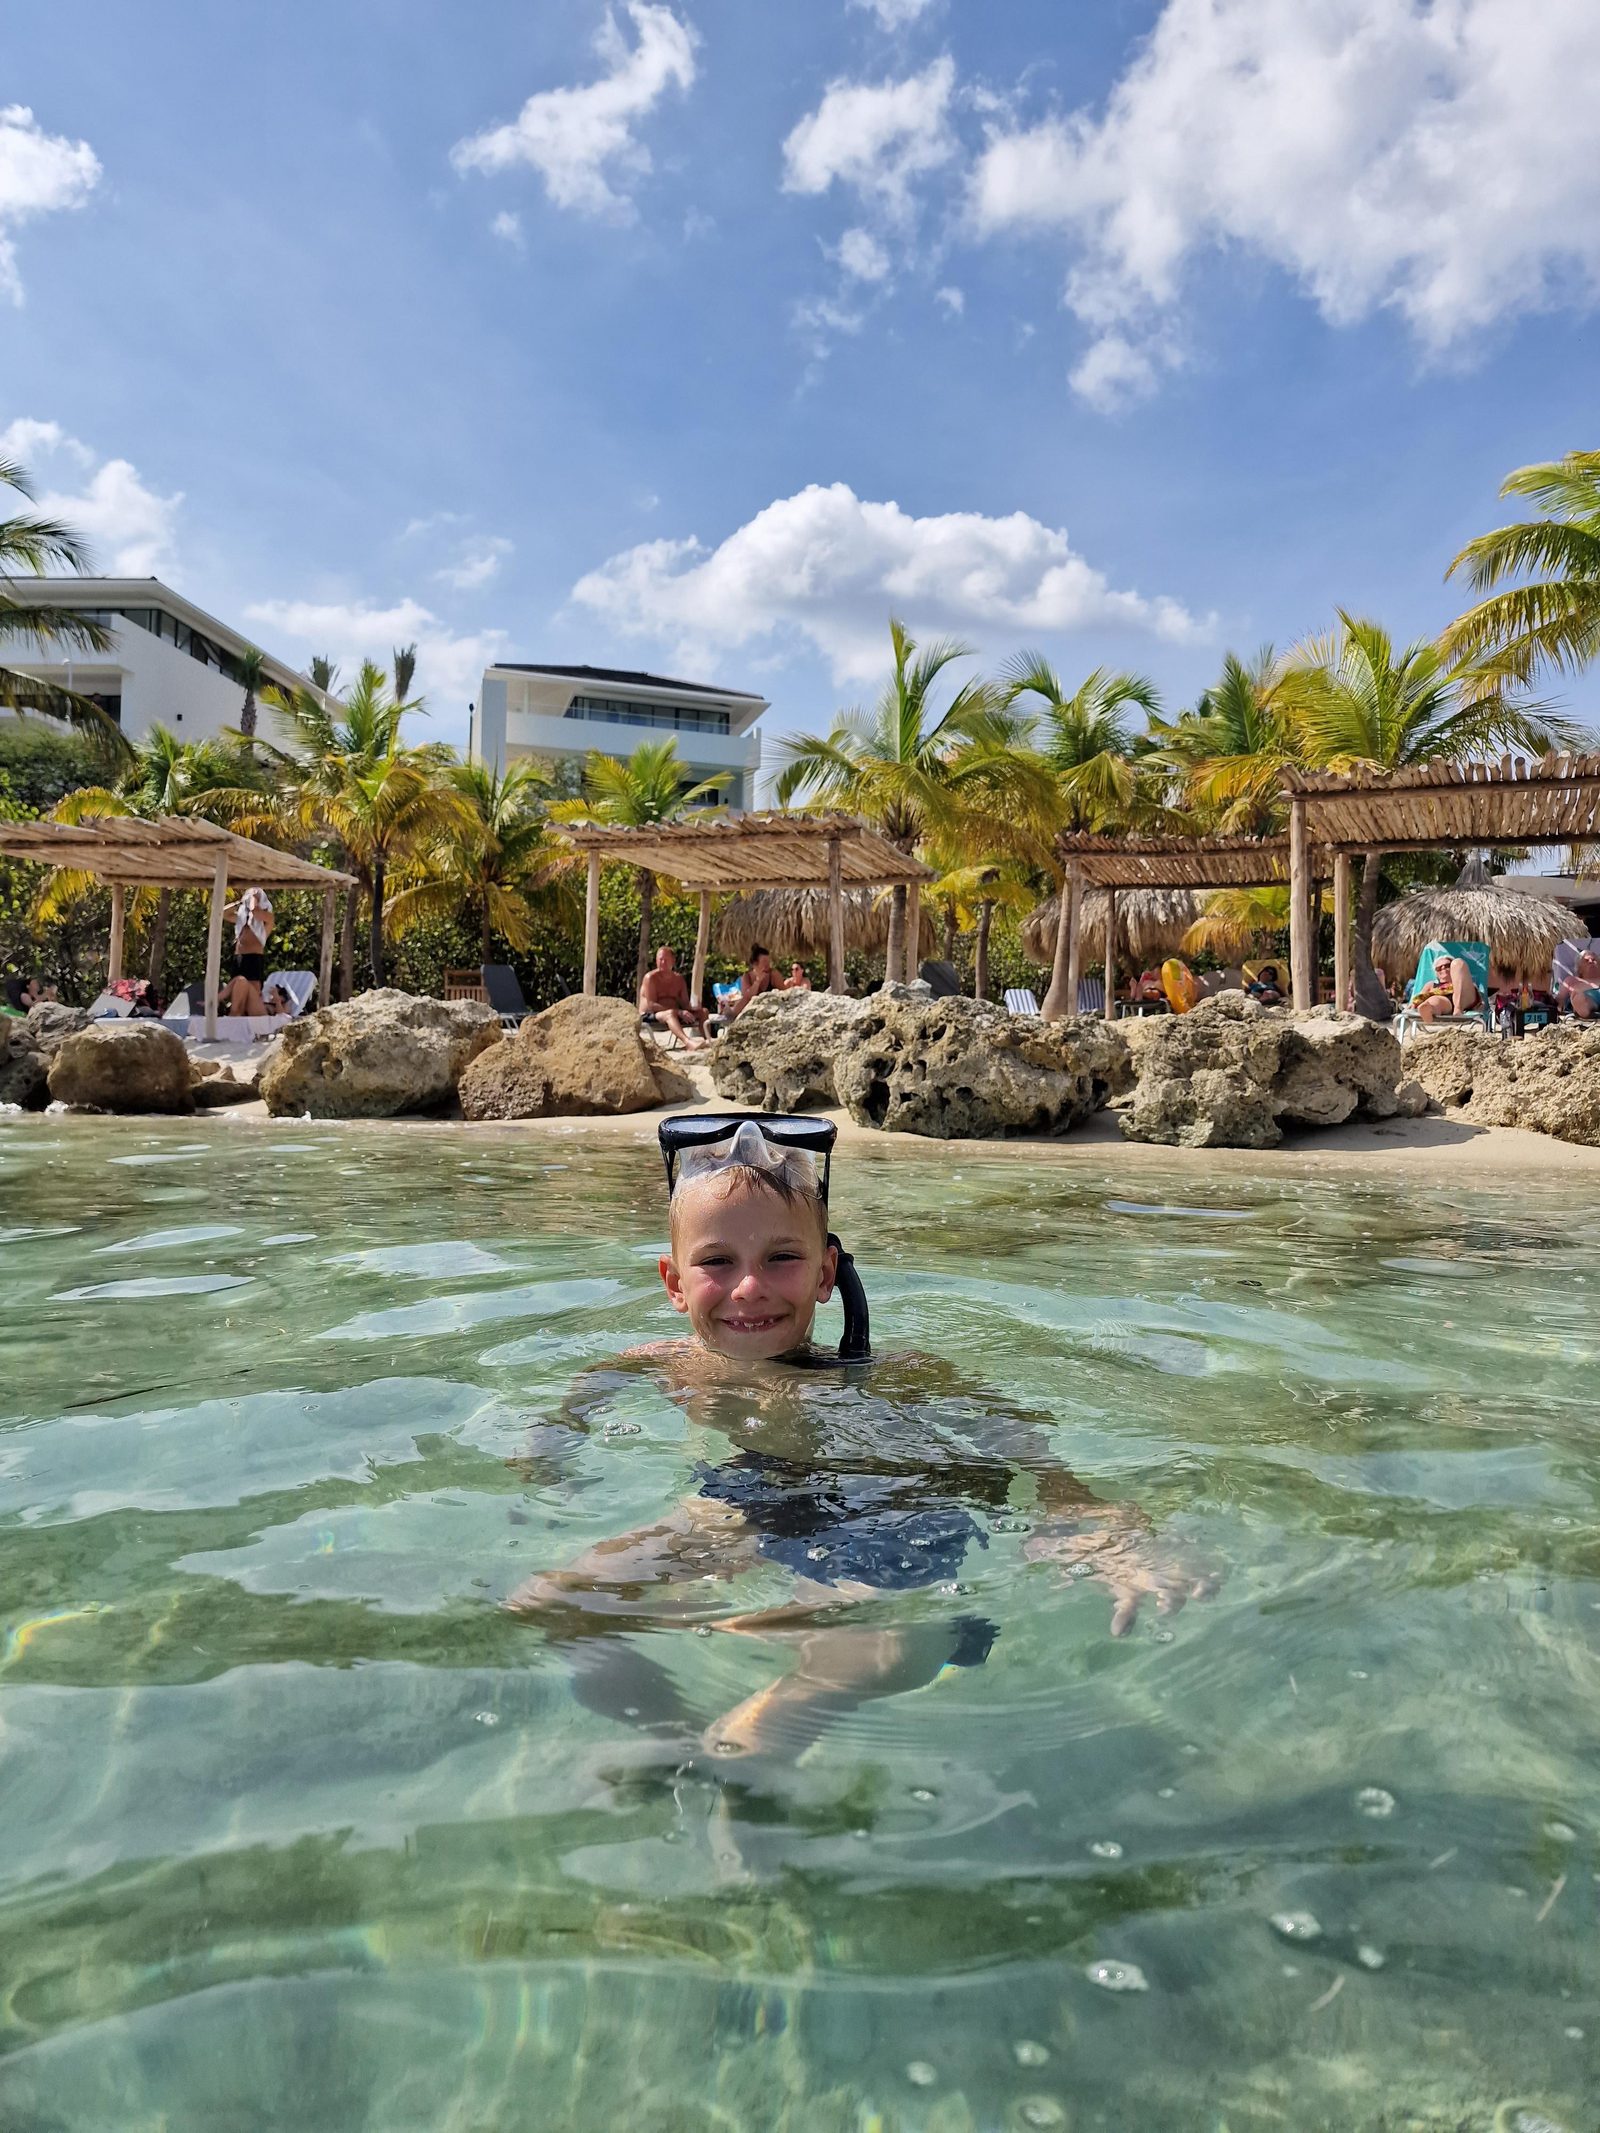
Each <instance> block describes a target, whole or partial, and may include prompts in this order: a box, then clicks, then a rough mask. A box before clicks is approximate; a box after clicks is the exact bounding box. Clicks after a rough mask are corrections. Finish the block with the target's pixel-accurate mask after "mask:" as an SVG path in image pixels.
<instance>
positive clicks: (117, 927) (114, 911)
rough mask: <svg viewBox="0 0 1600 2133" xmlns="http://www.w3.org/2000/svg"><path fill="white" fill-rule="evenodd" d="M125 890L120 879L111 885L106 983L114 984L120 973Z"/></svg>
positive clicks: (126, 893)
mask: <svg viewBox="0 0 1600 2133" xmlns="http://www.w3.org/2000/svg"><path fill="white" fill-rule="evenodd" d="M127 896H128V892H127V890H126V889H125V888H124V887H123V886H122V883H121V882H120V881H118V882H113V883H112V887H111V953H110V955H109V956H108V957H107V959H106V984H107V985H108V986H110V985H115V984H116V982H117V980H118V978H120V977H121V975H122V921H123V917H124V914H125V912H126V908H127Z"/></svg>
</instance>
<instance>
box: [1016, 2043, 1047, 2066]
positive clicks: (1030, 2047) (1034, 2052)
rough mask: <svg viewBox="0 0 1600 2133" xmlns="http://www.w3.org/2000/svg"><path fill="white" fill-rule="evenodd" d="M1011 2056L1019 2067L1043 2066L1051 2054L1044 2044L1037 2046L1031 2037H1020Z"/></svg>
mask: <svg viewBox="0 0 1600 2133" xmlns="http://www.w3.org/2000/svg"><path fill="white" fill-rule="evenodd" d="M1011 2056H1012V2058H1013V2059H1015V2060H1016V2062H1017V2064H1018V2066H1043V2065H1044V2064H1045V2063H1046V2062H1047V2061H1048V2059H1049V2057H1050V2054H1049V2052H1048V2051H1047V2050H1046V2049H1045V2047H1044V2046H1043V2045H1042V2044H1035V2043H1034V2041H1033V2039H1032V2038H1031V2037H1019V2038H1018V2039H1017V2041H1016V2043H1015V2044H1013V2045H1012V2047H1011Z"/></svg>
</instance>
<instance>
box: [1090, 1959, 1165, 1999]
mask: <svg viewBox="0 0 1600 2133" xmlns="http://www.w3.org/2000/svg"><path fill="white" fill-rule="evenodd" d="M1084 1975H1085V1976H1086V1977H1087V1978H1088V1980H1089V1983H1090V1984H1091V1985H1098V1986H1099V1987H1100V1988H1101V1990H1102V1991H1103V1992H1148V1991H1149V1990H1150V1980H1149V1979H1148V1978H1147V1977H1146V1976H1145V1974H1144V1972H1143V1971H1142V1970H1141V1969H1140V1968H1139V1965H1138V1964H1137V1963H1119V1962H1114V1961H1110V1960H1107V1961H1104V1962H1099V1963H1091V1964H1090V1965H1089V1967H1088V1969H1087V1970H1086V1971H1085V1972H1084Z"/></svg>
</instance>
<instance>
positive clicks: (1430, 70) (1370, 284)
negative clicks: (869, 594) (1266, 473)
mask: <svg viewBox="0 0 1600 2133" xmlns="http://www.w3.org/2000/svg"><path fill="white" fill-rule="evenodd" d="M1597 99H1600V9H1597V8H1595V7H1594V6H1593V4H1592V0H1541V4H1540V5H1538V6H1536V7H1528V6H1527V5H1526V4H1525V0H1322V4H1321V5H1319V6H1315V7H1308V6H1306V5H1305V4H1304V0H1166V5H1165V7H1164V8H1163V11H1162V13H1161V16H1160V18H1159V20H1158V22H1157V23H1156V26H1155V29H1154V30H1153V32H1152V33H1151V35H1150V37H1149V38H1148V39H1147V40H1146V41H1145V43H1144V44H1143V45H1142V46H1141V47H1140V49H1139V51H1138V52H1137V54H1136V55H1135V57H1134V58H1133V60H1132V61H1131V63H1130V64H1129V66H1128V67H1127V69H1126V71H1125V72H1124V73H1123V75H1122V77H1121V79H1120V80H1119V81H1118V82H1117V84H1116V86H1115V87H1114V88H1113V90H1112V92H1111V95H1110V97H1109V99H1108V101H1107V104H1106V107H1105V110H1104V112H1103V113H1102V114H1101V115H1099V116H1095V115H1093V114H1091V113H1089V112H1087V111H1079V112H1076V113H1073V114H1072V115H1071V116H1070V117H1067V118H1053V119H1050V120H1047V121H1046V122H1044V123H1042V124H1039V125H1035V126H1033V127H1030V128H1027V129H1023V130H1016V129H1015V128H1011V129H1009V130H1008V129H1007V128H1006V127H1004V126H1002V127H1000V128H998V129H997V130H995V131H994V132H993V133H992V135H991V138H990V140H989V143H988V146H987V148H986V150H985V152H984V154H983V155H982V157H981V159H980V161H979V163H978V166H977V169H976V172H975V174H974V178H973V183H972V192H971V201H970V208H971V216H972V220H973V222H974V225H975V227H976V228H977V229H978V230H979V231H980V232H983V233H990V232H997V231H1023V232H1026V231H1034V232H1058V233H1060V234H1061V235H1062V236H1063V237H1064V238H1065V239H1066V240H1067V241H1068V243H1069V245H1070V246H1071V248H1072V265H1071V271H1070V276H1069V279H1068V283H1067V292H1066V293H1067V302H1068V304H1069V306H1070V307H1071V308H1072V310H1073V311H1074V312H1075V313H1076V314H1077V316H1078V317H1079V318H1080V319H1081V320H1083V322H1084V323H1085V324H1087V325H1088V326H1090V327H1091V328H1093V329H1094V330H1095V332H1096V333H1097V334H1098V335H1100V336H1101V339H1100V340H1099V341H1098V343H1097V345H1096V346H1095V347H1094V348H1091V350H1090V351H1089V353H1088V355H1087V356H1086V357H1085V358H1084V360H1083V362H1082V363H1081V364H1080V366H1079V370H1080V372H1081V373H1082V374H1083V376H1084V378H1085V381H1086V384H1087V387H1088V389H1089V391H1090V394H1091V396H1093V394H1094V393H1096V392H1100V391H1103V390H1105V389H1106V387H1107V386H1108V384H1109V385H1115V386H1116V387H1117V388H1118V390H1119V392H1120V394H1121V395H1122V396H1123V397H1125V396H1126V392H1127V390H1129V389H1138V388H1139V387H1141V386H1143V387H1147V386H1148V385H1149V383H1151V382H1153V378H1154V373H1155V369H1156V367H1157V365H1158V364H1159V363H1161V362H1163V361H1164V360H1166V358H1165V357H1164V356H1163V355H1162V354H1161V352H1160V351H1159V349H1157V350H1148V349H1147V350H1144V351H1143V355H1144V360H1145V362H1146V364H1147V366H1148V369H1149V373H1150V374H1149V376H1148V377H1144V376H1139V375H1136V372H1137V367H1138V366H1137V362H1136V360H1135V359H1136V357H1138V355H1139V354H1140V352H1141V351H1140V349H1139V348H1138V347H1137V346H1136V343H1137V342H1138V341H1140V340H1141V339H1142V338H1143V336H1145V335H1146V334H1148V333H1150V332H1152V331H1153V332H1154V333H1155V334H1156V335H1157V337H1158V338H1159V336H1160V335H1161V334H1162V333H1163V332H1164V331H1165V330H1166V328H1167V324H1168V322H1169V321H1170V318H1171V315H1172V312H1173V309H1174V307H1175V306H1176V305H1177V304H1178V302H1179V301H1180V299H1181V296H1182V293H1183V285H1184V278H1185V271H1186V269H1188V268H1189V267H1190V266H1191V265H1192V263H1193V262H1194V261H1195V259H1196V258H1197V256H1198V255H1200V254H1201V253H1203V252H1205V251H1207V250H1209V249H1221V248H1223V247H1227V246H1241V247H1244V248H1247V249H1249V250H1251V251H1254V252H1255V253H1257V254H1258V255H1260V256H1261V257H1263V258H1265V259H1267V260H1270V261H1271V262H1273V263H1274V264H1276V265H1278V266H1279V267H1281V268H1283V269H1284V270H1285V271H1286V272H1288V273H1290V274H1292V275H1293V276H1294V277H1295V278H1296V279H1297V280H1298V281H1299V283H1300V284H1301V286H1302V287H1303V288H1304V289H1305V290H1306V291H1307V293H1308V294H1309V295H1310V296H1311V298H1312V300H1313V301H1314V302H1315V303H1316V304H1317V306H1318V308H1319V309H1320V311H1321V312H1322V314H1323V316H1324V318H1326V319H1327V320H1328V321H1329V322H1330V323H1331V324H1334V325H1348V324H1351V323H1353V322H1355V321H1357V320H1360V319H1363V318H1365V317H1368V316H1369V315H1370V314H1371V313H1372V312H1373V311H1375V310H1377V309H1379V308H1383V307H1388V308H1392V309H1394V310H1396V311H1398V312H1399V313H1400V315H1401V316H1402V317H1403V318H1404V319H1405V320H1406V322H1407V324H1408V326H1409V327H1410V329H1411V331H1412V333H1413V334H1414V335H1415V337H1416V339H1417V340H1418V342H1419V343H1420V344H1421V346H1422V347H1423V348H1424V349H1425V350H1426V351H1428V352H1429V353H1430V354H1438V353H1440V352H1442V351H1444V350H1446V349H1449V348H1451V347H1452V346H1459V345H1460V344H1462V343H1464V342H1466V341H1467V340H1469V339H1470V337H1471V336H1472V335H1474V334H1478V333H1481V332H1483V331H1484V330H1485V329H1487V328H1489V327H1492V326H1493V325H1494V324H1496V323H1497V322H1498V321H1500V320H1501V319H1504V318H1506V317H1508V316H1512V315H1515V314H1517V313H1519V312H1525V311H1532V310H1539V309H1542V308H1547V307H1549V306H1551V305H1553V304H1556V303H1559V302H1577V303H1581V304H1588V303H1590V302H1592V301H1593V300H1594V298H1595V296H1596V293H1597V291H1600V157H1597V156H1596V155H1595V153H1594V148H1593V141H1592V138H1591V135H1592V124H1591V116H1590V115H1591V113H1592V112H1593V110H1594V109H1595V106H1596V102H1597ZM1107 337H1109V338H1107Z"/></svg>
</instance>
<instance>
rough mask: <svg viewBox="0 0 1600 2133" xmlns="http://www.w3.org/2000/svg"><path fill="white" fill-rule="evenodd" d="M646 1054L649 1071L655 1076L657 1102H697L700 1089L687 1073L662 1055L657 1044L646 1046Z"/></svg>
mask: <svg viewBox="0 0 1600 2133" xmlns="http://www.w3.org/2000/svg"><path fill="white" fill-rule="evenodd" d="M647 1054H648V1056H649V1059H650V1071H651V1073H652V1074H653V1075H654V1076H655V1084H656V1100H657V1101H658V1102H659V1103H664V1104H692V1103H698V1102H699V1100H700V1091H699V1090H698V1089H697V1088H696V1087H695V1085H694V1083H693V1082H692V1081H691V1080H690V1079H689V1077H688V1075H687V1074H685V1073H683V1072H681V1071H680V1069H679V1068H677V1067H676V1066H674V1065H673V1063H672V1061H671V1060H670V1059H665V1058H663V1057H662V1054H661V1048H660V1046H659V1045H652V1046H649V1047H647Z"/></svg>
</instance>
